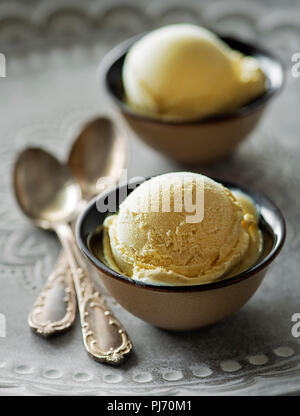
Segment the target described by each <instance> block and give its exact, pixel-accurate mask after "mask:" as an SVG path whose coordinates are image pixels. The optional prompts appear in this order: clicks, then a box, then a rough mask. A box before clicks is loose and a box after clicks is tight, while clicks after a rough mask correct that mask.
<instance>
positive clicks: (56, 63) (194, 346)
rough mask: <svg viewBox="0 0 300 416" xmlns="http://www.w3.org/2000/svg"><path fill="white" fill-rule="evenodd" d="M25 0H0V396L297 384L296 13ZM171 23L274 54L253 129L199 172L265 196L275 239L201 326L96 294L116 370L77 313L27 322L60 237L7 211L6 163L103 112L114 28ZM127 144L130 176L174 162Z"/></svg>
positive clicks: (267, 390) (238, 389)
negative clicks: (248, 288)
mask: <svg viewBox="0 0 300 416" xmlns="http://www.w3.org/2000/svg"><path fill="white" fill-rule="evenodd" d="M31 4H32V8H31V7H30V6H28V5H27V7H25V6H24V7H17V6H16V7H14V2H9V4H8V3H5V2H4V3H1V4H0V51H1V52H2V51H3V52H6V53H7V57H8V59H7V78H0V90H1V95H0V109H1V125H0V133H1V135H0V140H1V146H0V175H1V181H0V195H1V198H0V230H1V231H0V314H3V315H4V316H5V321H6V337H2V336H0V394H16V393H23V394H99V395H103V394H174V395H176V394H257V393H260V394H286V393H293V392H295V391H298V392H299V390H300V364H299V361H300V360H299V359H300V344H299V340H300V338H295V337H293V335H292V332H291V329H292V325H293V323H292V322H291V318H292V315H293V314H294V313H297V312H300V303H299V256H298V253H299V248H300V233H299V222H300V209H299V208H300V207H299V204H300V203H299V194H300V169H299V160H300V144H299V137H298V136H299V106H300V102H299V92H300V78H293V77H292V76H291V71H290V68H291V56H292V54H293V53H294V52H300V40H299V39H300V36H299V33H300V20H299V19H298V16H299V11H300V10H298V13H297V12H296V11H295V10H296V9H295V8H291V9H288V10H285V11H281V10H280V9H279V8H277V7H275V6H274V7H273V8H272V10H270V8H267V7H266V6H263V5H261V4H258V3H254V2H251V3H250V2H247V1H243V2H227V1H226V2H220V1H219V2H209V3H207V5H205V4H203V3H200V2H196V1H189V2H185V3H184V6H183V3H182V2H175V1H164V2H161V1H150V2H147V5H146V2H145V1H140V2H139V3H137V2H133V1H129V0H126V1H123V2H121V3H120V2H115V1H102V2H95V1H89V2H88V6H87V7H85V5H84V6H83V2H79V1H78V2H72V6H70V2H63V1H59V2H39V5H38V6H36V7H35V2H31ZM8 17H11V18H10V19H9V18H8ZM178 21H190V22H196V23H200V24H206V25H208V26H209V27H211V28H213V29H216V30H221V31H224V32H226V33H233V34H236V35H239V36H242V37H244V38H248V39H257V40H259V42H260V43H262V44H264V45H265V46H266V47H268V48H270V49H272V50H273V51H274V52H275V53H277V54H278V55H279V56H281V58H282V60H283V61H284V62H285V64H286V68H287V73H286V74H287V81H286V86H285V89H284V91H283V93H282V94H281V96H280V97H278V98H277V99H276V101H274V103H273V104H272V106H271V108H270V109H269V111H268V112H267V114H266V115H265V117H264V120H263V121H262V123H261V124H260V126H259V127H258V128H257V130H256V131H255V133H254V134H253V135H252V137H251V138H250V139H249V140H248V141H247V142H246V143H245V144H243V145H242V146H241V147H240V149H239V150H238V151H237V152H236V154H235V155H233V156H232V157H231V158H229V159H227V160H224V161H222V162H220V163H218V164H215V165H213V166H209V167H202V168H201V169H200V168H199V171H201V172H203V173H205V174H209V175H214V176H219V177H221V178H224V179H229V180H230V179H232V180H237V179H238V180H239V181H240V182H241V183H244V184H246V185H248V186H251V187H253V188H254V189H256V190H259V191H262V192H264V193H265V194H267V195H268V196H269V197H270V198H272V199H273V200H274V201H275V202H276V203H277V205H278V206H279V207H280V208H281V209H282V211H283V213H284V215H285V217H286V220H287V229H288V232H287V241H286V244H285V247H284V249H283V251H282V253H281V255H280V256H279V257H278V258H277V259H276V261H275V262H274V264H273V265H272V267H271V269H270V271H269V273H268V275H267V277H266V279H265V280H264V282H263V284H262V286H261V288H260V289H259V290H258V292H257V294H256V295H255V296H254V298H253V299H252V300H251V301H250V302H249V303H248V304H247V305H246V306H245V307H244V308H243V309H242V310H241V311H239V312H238V313H237V314H235V315H234V316H232V317H231V318H229V319H227V320H226V321H224V322H221V323H219V324H217V325H214V326H212V327H210V328H206V329H203V330H201V331H197V332H192V333H186V334H184V335H183V334H180V333H170V332H167V331H162V330H159V329H157V328H154V327H152V326H151V325H148V324H146V323H144V322H142V321H140V320H139V319H137V318H135V317H133V316H132V315H130V314H129V313H127V312H126V311H125V310H123V309H122V308H121V307H120V306H119V305H117V304H116V303H115V301H114V300H113V299H111V298H110V297H108V298H107V300H108V304H109V306H110V307H111V308H112V309H113V310H114V311H115V313H116V315H118V316H119V317H120V319H121V320H122V323H123V324H124V326H125V327H126V329H127V330H128V333H129V335H130V337H131V339H132V341H133V343H134V350H135V352H134V353H133V354H132V355H131V356H130V357H128V360H126V362H125V363H124V365H123V366H122V367H120V368H108V367H106V366H105V365H101V364H97V363H95V362H94V361H92V360H91V359H90V358H89V357H88V356H87V354H86V353H85V351H84V348H83V346H82V340H81V334H80V328H79V322H77V323H76V325H75V327H74V328H73V329H72V330H71V331H70V332H68V333H67V334H65V335H63V336H61V337H56V338H53V339H51V340H44V339H41V338H39V337H37V336H36V335H34V334H33V333H31V332H30V330H29V328H28V327H27V324H26V320H27V314H28V312H29V310H30V308H31V306H32V304H33V301H34V299H35V297H36V295H37V294H38V292H39V290H40V289H41V288H42V287H43V284H44V282H45V279H46V277H47V276H48V274H49V273H50V271H51V269H52V267H53V264H54V263H55V259H56V257H57V254H58V251H59V244H58V242H57V240H56V238H55V237H54V235H52V234H47V233H46V232H43V231H40V230H37V229H36V228H34V227H33V226H32V225H31V224H29V223H28V222H27V220H26V219H25V218H24V217H22V215H21V214H20V212H19V211H18V209H17V207H16V204H15V202H14V197H13V195H12V191H11V168H12V163H13V160H14V158H15V156H16V153H17V152H18V151H19V150H20V149H22V148H23V147H25V146H27V145H29V144H30V145H33V144H34V145H39V146H43V147H45V148H46V149H49V150H51V151H52V152H54V153H55V154H56V155H57V156H58V157H60V158H63V157H66V155H67V152H68V148H69V145H70V143H71V140H72V138H73V136H74V132H75V131H76V128H77V126H78V122H80V121H81V120H85V119H87V118H89V117H91V116H93V115H95V114H99V113H101V112H102V113H108V114H111V115H113V117H116V115H115V113H114V111H113V109H111V108H110V107H109V105H108V103H107V102H106V99H105V97H104V96H103V94H102V93H101V91H100V90H99V89H97V88H95V72H96V67H97V63H98V61H99V60H100V59H101V57H102V56H103V55H104V53H105V52H106V51H107V50H108V49H109V48H110V47H111V46H112V45H113V44H115V43H117V42H118V41H119V40H121V39H123V38H124V37H127V36H130V35H132V34H133V33H137V32H140V31H143V30H145V29H147V28H150V27H155V26H158V25H161V24H165V23H170V22H178ZM37 34H38V35H39V36H38V37H37V36H36V35H37ZM37 38H38V39H39V41H38V42H37V41H36V39H37ZM130 150H131V156H130V161H129V174H130V175H132V176H133V175H144V176H148V175H152V174H158V173H163V172H167V171H172V170H182V167H181V166H179V165H175V164H173V163H172V162H170V161H168V160H166V159H164V158H163V157H162V156H160V155H158V154H157V153H156V152H154V151H152V150H150V149H149V148H147V147H146V146H145V145H143V144H142V143H140V142H138V141H137V140H136V139H135V138H134V137H131V139H130ZM3 315H1V316H3ZM0 335H3V333H1V332H0Z"/></svg>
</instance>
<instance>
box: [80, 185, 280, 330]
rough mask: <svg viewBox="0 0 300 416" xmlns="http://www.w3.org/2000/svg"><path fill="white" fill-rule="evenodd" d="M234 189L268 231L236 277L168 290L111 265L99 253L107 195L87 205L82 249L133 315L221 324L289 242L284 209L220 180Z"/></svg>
mask: <svg viewBox="0 0 300 416" xmlns="http://www.w3.org/2000/svg"><path fill="white" fill-rule="evenodd" d="M218 181H219V182H221V183H223V184H224V185H225V186H227V187H228V188H230V189H237V190H241V191H242V192H244V193H246V194H247V195H249V196H250V197H251V198H252V199H253V200H254V201H255V204H256V206H257V210H258V212H259V215H260V221H259V224H260V228H261V230H262V231H263V233H264V251H263V254H262V256H261V258H260V259H259V261H258V262H257V263H256V264H255V265H253V266H252V267H251V268H250V269H248V270H246V271H244V272H243V273H240V274H237V275H235V276H233V277H230V278H227V279H224V280H219V281H216V282H213V283H208V284H202V285H196V286H163V285H159V286H158V285H155V286H154V285H151V284H147V283H142V282H136V281H134V280H132V279H130V278H128V277H126V276H124V275H122V274H119V273H117V272H115V271H114V270H112V269H110V268H109V267H107V266H106V265H105V264H104V263H103V262H102V261H101V260H99V256H98V254H97V252H99V250H101V244H102V238H101V232H100V233H99V232H96V230H97V229H98V230H99V226H100V228H101V224H102V223H103V221H104V219H105V217H106V216H107V215H108V213H107V212H106V213H101V212H99V211H98V210H97V205H96V203H97V201H100V202H101V201H102V202H103V203H105V200H104V198H107V195H108V194H106V195H102V196H100V197H98V198H99V199H98V198H96V199H94V200H93V201H91V202H90V204H89V205H88V206H87V208H86V209H85V211H84V212H83V213H82V215H81V216H80V218H79V220H78V222H77V227H76V238H77V242H78V244H79V247H80V249H81V250H82V251H83V253H84V254H85V255H86V257H87V258H88V260H89V261H90V262H91V264H92V265H93V266H94V267H95V269H96V270H97V271H98V274H99V277H100V279H101V281H102V283H103V284H104V286H105V287H106V289H107V290H108V292H109V293H110V294H111V295H112V296H113V297H114V298H115V299H116V300H117V301H118V302H119V303H120V304H121V305H122V306H123V307H124V308H125V309H127V310H128V311H129V312H131V313H132V314H133V315H135V316H137V317H139V318H141V319H143V320H144V321H147V322H150V323H151V324H153V325H155V326H158V327H160V328H165V329H168V330H180V331H182V330H193V329H198V328H201V327H204V326H207V325H210V324H213V323H215V322H218V321H220V320H222V319H224V318H226V317H227V316H229V315H231V314H233V313H234V312H236V311H237V310H238V309H240V308H241V307H242V306H243V305H244V304H245V303H246V302H247V301H248V300H249V299H250V298H251V297H252V296H253V294H254V293H255V291H256V290H257V288H258V287H259V285H260V284H261V282H262V280H263V278H264V276H265V274H266V272H267V270H268V268H269V266H270V264H271V263H272V261H273V260H274V258H275V257H276V256H277V255H278V253H279V252H280V250H281V248H282V245H283V243H284V239H285V221H284V218H283V216H282V214H281V213H280V211H279V209H278V208H277V207H276V206H275V205H274V204H273V203H272V202H271V201H270V200H269V199H268V198H266V197H265V196H263V195H262V194H259V193H256V192H252V191H250V190H248V189H245V188H244V187H242V186H239V185H237V184H234V183H231V182H227V181H226V182H225V181H220V180H218ZM126 188H127V192H128V193H130V192H131V191H132V189H129V188H128V186H127V185H123V186H121V187H118V188H116V189H114V190H112V191H110V194H111V193H113V194H115V197H116V201H117V205H116V206H118V205H119V204H120V202H122V201H120V200H119V196H120V195H124V191H125V193H126Z"/></svg>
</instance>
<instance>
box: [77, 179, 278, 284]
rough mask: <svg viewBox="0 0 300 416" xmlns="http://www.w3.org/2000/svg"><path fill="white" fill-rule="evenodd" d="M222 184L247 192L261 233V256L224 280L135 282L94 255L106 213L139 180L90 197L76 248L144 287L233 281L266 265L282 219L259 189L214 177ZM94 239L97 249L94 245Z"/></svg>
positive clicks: (113, 273)
mask: <svg viewBox="0 0 300 416" xmlns="http://www.w3.org/2000/svg"><path fill="white" fill-rule="evenodd" d="M216 180H217V181H218V182H220V183H222V184H223V185H224V186H226V187H228V188H229V189H232V190H240V191H242V192H244V193H245V194H246V195H248V196H250V197H251V198H252V199H253V201H254V202H255V204H256V207H257V211H258V213H259V217H260V219H259V226H260V228H261V230H262V231H263V233H264V246H265V247H264V250H263V254H262V256H261V258H260V259H259V260H258V262H257V263H256V264H255V265H253V266H252V267H251V268H250V269H248V270H246V271H244V272H242V273H239V274H237V275H235V276H232V277H229V278H227V279H224V280H219V281H216V282H213V283H205V284H201V285H195V286H163V285H161V286H160V285H157V286H154V285H150V284H147V283H144V282H136V281H133V280H132V279H130V278H128V277H126V276H124V275H121V274H119V273H117V272H116V271H114V270H112V269H110V268H109V267H107V266H106V265H105V264H104V263H103V262H102V261H101V260H100V259H99V256H98V255H97V250H98V249H99V250H101V241H102V239H101V226H102V224H103V221H104V219H105V217H106V216H107V215H111V214H112V213H114V212H117V211H118V207H119V205H120V203H121V202H122V201H123V200H124V199H125V197H126V195H128V194H129V193H130V192H132V190H133V189H134V188H135V187H136V186H137V185H138V184H139V183H140V182H133V183H131V184H125V185H123V186H120V187H117V188H115V189H112V190H110V191H109V192H107V193H103V194H101V195H100V196H99V197H96V198H95V199H94V200H92V201H91V202H90V203H89V205H88V206H87V208H86V210H85V211H84V212H83V213H82V214H81V216H80V217H79V219H78V222H77V226H76V238H77V242H78V244H79V247H80V249H81V250H82V251H83V253H84V254H85V255H86V256H87V257H88V259H89V260H90V261H91V262H92V264H94V266H96V267H97V268H98V269H100V270H102V271H103V272H104V273H106V274H109V275H110V276H111V277H112V278H117V279H123V280H126V281H127V282H129V283H130V284H134V285H139V286H142V287H145V288H147V287H148V288H151V289H152V290H155V288H159V290H165V291H170V290H171V291H191V290H193V291H194V290H208V289H212V288H216V287H221V286H226V285H229V284H233V283H234V282H237V281H239V280H242V279H245V278H248V277H250V276H251V275H253V274H254V273H256V272H257V271H259V270H261V269H262V268H264V267H266V266H267V265H268V264H269V263H270V262H271V261H272V260H273V259H274V258H275V257H276V255H277V254H278V253H279V251H280V249H281V247H282V245H283V243H284V239H285V221H284V218H283V216H282V214H281V212H280V211H279V209H278V208H277V207H276V206H275V205H274V204H273V203H272V202H271V201H270V200H269V199H268V198H266V197H265V196H263V195H262V194H260V193H257V192H253V191H250V190H249V189H247V188H245V187H243V186H240V185H237V184H235V183H232V182H229V181H223V180H219V179H216ZM108 205H109V207H110V211H109V212H108V211H106V212H100V211H99V207H100V210H101V211H104V210H105V207H106V206H108ZM95 242H96V243H97V249H95V247H96V246H95Z"/></svg>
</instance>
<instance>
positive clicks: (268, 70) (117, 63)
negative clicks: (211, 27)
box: [97, 32, 285, 126]
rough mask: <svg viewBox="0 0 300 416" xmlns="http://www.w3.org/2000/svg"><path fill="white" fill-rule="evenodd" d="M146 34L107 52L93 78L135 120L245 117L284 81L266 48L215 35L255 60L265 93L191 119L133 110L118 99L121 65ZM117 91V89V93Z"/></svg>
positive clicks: (213, 120)
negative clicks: (158, 116)
mask: <svg viewBox="0 0 300 416" xmlns="http://www.w3.org/2000/svg"><path fill="white" fill-rule="evenodd" d="M147 33H148V32H144V33H141V34H139V35H136V36H133V37H131V38H130V39H127V40H125V41H123V42H122V43H120V44H119V45H117V46H115V47H114V48H113V49H112V50H111V51H110V52H109V53H108V54H107V55H105V57H104V58H103V59H102V61H101V62H100V64H99V67H98V76H97V77H98V81H99V83H100V85H104V88H105V91H106V92H107V93H108V95H109V96H110V98H111V99H112V101H113V102H114V103H115V104H116V105H117V107H119V108H120V110H121V111H122V112H123V113H124V114H125V115H129V116H131V117H133V118H135V119H137V120H141V121H148V122H151V123H156V124H163V125H176V126H178V125H179V126H181V125H184V126H187V125H194V124H210V123H216V122H218V121H225V120H231V119H236V118H240V117H245V116H247V115H248V114H250V113H252V112H254V111H256V110H258V109H260V108H262V107H263V106H264V105H266V104H267V102H268V101H270V99H271V98H273V97H274V96H275V95H277V94H278V93H279V92H280V91H281V89H282V88H283V85H284V82H285V76H284V66H283V63H282V62H281V60H280V59H279V58H278V57H276V56H275V55H274V54H273V53H271V52H269V51H267V50H266V49H264V48H262V47H260V46H256V45H254V44H252V43H250V42H246V41H244V40H243V41H242V40H239V39H236V38H234V37H231V36H222V35H221V34H219V37H220V38H221V39H222V40H223V41H224V42H225V43H227V44H228V45H229V46H230V47H231V48H233V49H235V50H238V51H240V52H242V53H244V54H245V55H248V56H253V57H255V58H257V59H258V61H259V62H260V64H261V67H262V69H263V71H264V73H265V75H266V77H267V89H266V92H265V93H263V94H262V95H260V96H259V97H257V98H255V99H254V100H251V101H250V102H249V103H247V104H245V105H243V106H241V107H239V108H238V109H237V110H234V111H231V112H227V113H220V114H215V115H212V116H209V117H205V118H203V117H202V118H196V119H192V120H179V121H172V120H160V119H156V118H154V117H151V116H147V115H144V114H140V113H138V112H135V111H134V110H132V109H131V108H130V107H129V106H128V105H126V104H125V102H124V100H123V99H122V98H121V95H122V91H124V90H123V84H122V66H123V62H124V58H125V56H126V54H127V52H128V49H129V48H130V46H132V45H133V43H135V42H136V41H137V40H139V39H140V38H141V37H142V36H144V35H145V34H147ZM215 33H216V32H215ZM117 90H119V93H118V92H117Z"/></svg>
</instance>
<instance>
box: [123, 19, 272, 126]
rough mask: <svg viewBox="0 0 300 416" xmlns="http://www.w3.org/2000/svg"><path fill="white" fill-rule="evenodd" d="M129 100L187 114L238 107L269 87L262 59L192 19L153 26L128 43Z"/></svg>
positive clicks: (158, 114) (138, 107)
mask: <svg viewBox="0 0 300 416" xmlns="http://www.w3.org/2000/svg"><path fill="white" fill-rule="evenodd" d="M123 85H124V90H125V100H126V102H127V104H128V105H129V106H130V107H131V108H132V109H134V110H135V111H137V112H139V113H142V114H145V115H148V116H150V117H154V118H160V119H165V120H173V121H176V120H178V121H180V120H188V119H193V118H201V117H207V116H210V115H213V114H218V113H223V112H228V111H231V110H234V109H236V108H238V107H240V106H242V105H244V104H246V103H248V102H249V101H251V100H252V99H254V98H255V97H257V96H259V95H261V94H262V93H263V92H264V91H265V75H264V73H263V71H262V70H261V69H260V67H259V64H258V61H257V60H256V59H255V58H253V57H246V56H244V55H243V54H241V53H240V52H238V51H234V50H232V49H231V48H230V47H229V46H228V45H226V43H224V42H223V41H222V40H221V39H220V38H219V37H217V36H216V35H214V34H213V33H212V32H210V31H208V30H206V29H204V28H202V27H199V26H195V25H191V24H176V25H170V26H165V27H162V28H160V29H157V30H154V31H153V32H150V33H149V34H147V35H145V36H144V37H142V38H141V39H140V40H138V41H137V42H136V43H134V45H133V46H132V47H131V48H130V50H129V52H128V53H127V55H126V58H125V61H124V65H123Z"/></svg>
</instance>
